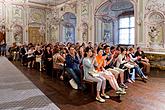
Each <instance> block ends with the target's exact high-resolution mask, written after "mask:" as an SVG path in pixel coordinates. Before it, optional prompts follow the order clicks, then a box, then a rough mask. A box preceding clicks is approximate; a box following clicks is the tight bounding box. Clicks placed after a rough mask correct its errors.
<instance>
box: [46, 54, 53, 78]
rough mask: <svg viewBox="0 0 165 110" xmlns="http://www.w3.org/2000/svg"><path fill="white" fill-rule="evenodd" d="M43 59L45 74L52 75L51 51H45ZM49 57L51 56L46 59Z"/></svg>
mask: <svg viewBox="0 0 165 110" xmlns="http://www.w3.org/2000/svg"><path fill="white" fill-rule="evenodd" d="M44 54H45V55H44V56H45V57H44V61H45V66H46V73H47V75H52V68H53V55H52V52H51V51H49V52H48V51H45V53H44ZM49 58H52V59H51V60H50V61H49V60H48V59H49Z"/></svg>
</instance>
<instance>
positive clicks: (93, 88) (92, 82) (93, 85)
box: [80, 65, 96, 94]
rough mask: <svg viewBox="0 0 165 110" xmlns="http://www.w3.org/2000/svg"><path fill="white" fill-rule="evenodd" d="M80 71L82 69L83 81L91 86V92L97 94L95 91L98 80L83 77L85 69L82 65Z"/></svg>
mask: <svg viewBox="0 0 165 110" xmlns="http://www.w3.org/2000/svg"><path fill="white" fill-rule="evenodd" d="M80 71H81V83H82V84H86V85H89V86H90V87H91V94H95V93H94V92H95V87H96V82H94V81H90V80H84V79H83V78H84V70H83V66H82V65H81V66H80Z"/></svg>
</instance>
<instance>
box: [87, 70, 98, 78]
mask: <svg viewBox="0 0 165 110" xmlns="http://www.w3.org/2000/svg"><path fill="white" fill-rule="evenodd" d="M88 73H89V74H90V75H91V76H93V77H96V76H99V73H98V72H97V71H96V70H90V71H89V72H88Z"/></svg>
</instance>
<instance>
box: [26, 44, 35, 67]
mask: <svg viewBox="0 0 165 110" xmlns="http://www.w3.org/2000/svg"><path fill="white" fill-rule="evenodd" d="M29 48H30V49H29V50H28V52H27V53H26V54H27V55H28V56H27V60H28V68H30V65H31V67H32V68H33V67H34V60H35V56H34V51H35V50H34V46H31V47H29Z"/></svg>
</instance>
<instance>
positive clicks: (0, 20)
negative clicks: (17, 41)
mask: <svg viewBox="0 0 165 110" xmlns="http://www.w3.org/2000/svg"><path fill="white" fill-rule="evenodd" d="M4 22H5V5H4V3H2V2H0V25H2V24H4Z"/></svg>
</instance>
